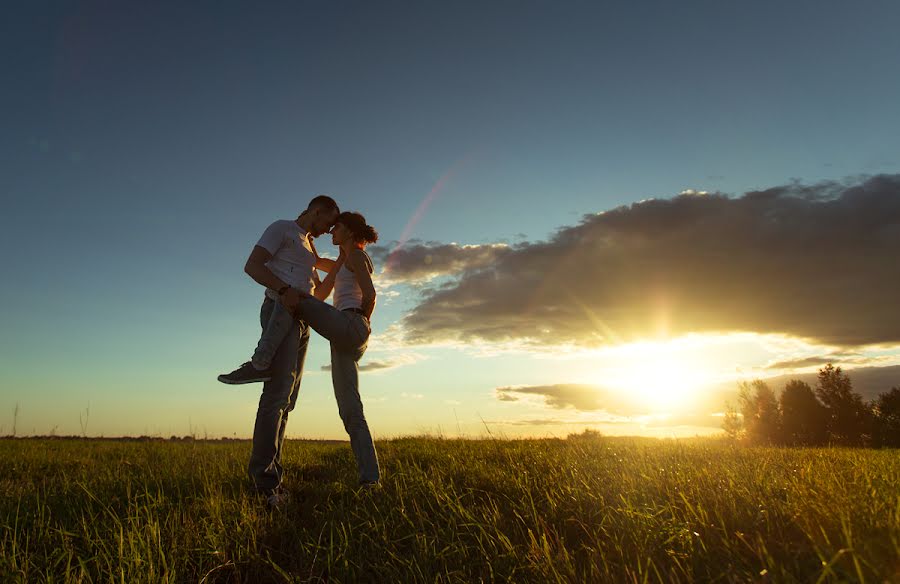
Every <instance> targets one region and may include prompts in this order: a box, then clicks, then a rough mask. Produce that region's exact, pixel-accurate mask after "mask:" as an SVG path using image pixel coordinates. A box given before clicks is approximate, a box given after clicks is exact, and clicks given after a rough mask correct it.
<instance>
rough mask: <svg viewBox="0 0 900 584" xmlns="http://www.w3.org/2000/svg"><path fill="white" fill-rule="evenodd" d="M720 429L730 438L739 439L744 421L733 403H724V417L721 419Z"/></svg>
mask: <svg viewBox="0 0 900 584" xmlns="http://www.w3.org/2000/svg"><path fill="white" fill-rule="evenodd" d="M722 429H723V430H725V435H726V436H728V437H729V438H730V439H732V440H738V439H740V438H741V437H742V436H743V434H744V422H743V420H741V415H740V414H739V413H738V411H737V409H736V408H735V407H734V404H732V403H727V404H725V418H724V419H723V420H722Z"/></svg>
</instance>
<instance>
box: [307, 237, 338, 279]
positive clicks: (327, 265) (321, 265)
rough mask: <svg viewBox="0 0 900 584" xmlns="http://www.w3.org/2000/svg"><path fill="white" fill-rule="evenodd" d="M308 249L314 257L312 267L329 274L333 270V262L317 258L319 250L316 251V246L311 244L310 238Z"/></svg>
mask: <svg viewBox="0 0 900 584" xmlns="http://www.w3.org/2000/svg"><path fill="white" fill-rule="evenodd" d="M309 247H310V249H312V252H313V255H314V256H316V263H315V265H314V267H315V268H316V269H317V270H322V271H323V272H330V271H332V270H333V269H334V260H331V259H328V258H323V257H320V256H319V250H317V249H316V244H314V243H313V240H312V238H311V237H310V238H309Z"/></svg>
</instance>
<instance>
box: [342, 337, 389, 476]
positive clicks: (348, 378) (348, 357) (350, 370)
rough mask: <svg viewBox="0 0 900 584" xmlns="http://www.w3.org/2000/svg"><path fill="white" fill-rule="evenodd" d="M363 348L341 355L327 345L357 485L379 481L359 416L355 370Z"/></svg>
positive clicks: (372, 446)
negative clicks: (357, 478) (354, 465)
mask: <svg viewBox="0 0 900 584" xmlns="http://www.w3.org/2000/svg"><path fill="white" fill-rule="evenodd" d="M364 350H365V347H364V346H363V347H361V348H360V349H359V350H356V351H345V350H342V349H341V348H339V347H337V346H336V345H335V344H334V343H332V345H331V380H332V383H333V384H334V397H335V399H336V400H337V405H338V413H340V416H341V421H343V422H344V429H345V430H346V431H347V434H348V435H349V436H350V447H351V448H352V449H353V456H354V457H355V458H356V466H357V469H358V471H359V480H360V481H361V482H377V481H378V479H379V477H380V474H381V473H380V471H379V468H378V456H377V454H376V453H375V444H374V443H373V442H372V434H371V433H370V432H369V424H368V423H367V422H366V417H365V415H364V414H363V405H362V400H361V399H360V397H359V367H358V361H359V359H360V358H361V357H362V352H363V351H364Z"/></svg>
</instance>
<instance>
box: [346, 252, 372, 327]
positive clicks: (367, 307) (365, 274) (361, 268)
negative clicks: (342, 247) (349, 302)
mask: <svg viewBox="0 0 900 584" xmlns="http://www.w3.org/2000/svg"><path fill="white" fill-rule="evenodd" d="M347 267H348V268H350V269H351V270H353V275H354V276H356V283H357V284H359V289H360V290H362V307H361V308H362V311H363V312H364V313H365V315H366V318H368V319H370V320H371V318H372V313H373V312H374V311H375V284H373V283H372V274H370V273H369V266H368V262H367V260H366V254H365V253H364V252H363V251H362V250H353V251H352V252H351V253H350V257H349V258H347Z"/></svg>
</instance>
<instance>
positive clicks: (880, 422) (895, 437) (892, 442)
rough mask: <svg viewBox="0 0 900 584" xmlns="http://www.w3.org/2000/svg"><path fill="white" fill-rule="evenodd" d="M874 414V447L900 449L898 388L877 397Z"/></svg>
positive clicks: (899, 390)
mask: <svg viewBox="0 0 900 584" xmlns="http://www.w3.org/2000/svg"><path fill="white" fill-rule="evenodd" d="M874 414H875V443H876V445H877V446H888V447H891V448H898V447H900V388H898V387H893V388H891V390H890V391H888V392H886V393H882V394H881V395H879V396H878V399H877V400H876V402H875V407H874Z"/></svg>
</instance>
